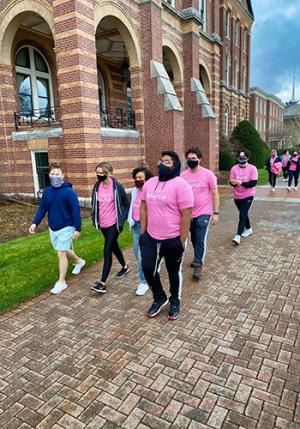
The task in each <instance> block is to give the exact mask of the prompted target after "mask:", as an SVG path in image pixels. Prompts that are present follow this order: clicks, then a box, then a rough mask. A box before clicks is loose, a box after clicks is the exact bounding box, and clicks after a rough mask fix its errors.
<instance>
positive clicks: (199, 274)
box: [193, 262, 202, 280]
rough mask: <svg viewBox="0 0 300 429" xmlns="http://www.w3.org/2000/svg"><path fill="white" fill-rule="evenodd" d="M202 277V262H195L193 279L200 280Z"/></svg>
mask: <svg viewBox="0 0 300 429" xmlns="http://www.w3.org/2000/svg"><path fill="white" fill-rule="evenodd" d="M201 278H202V264H200V263H196V262H195V263H194V272H193V279H194V280H200V279H201Z"/></svg>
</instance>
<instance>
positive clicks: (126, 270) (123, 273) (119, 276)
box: [117, 265, 130, 279]
mask: <svg viewBox="0 0 300 429" xmlns="http://www.w3.org/2000/svg"><path fill="white" fill-rule="evenodd" d="M129 271H130V270H129V267H128V265H127V268H124V267H123V268H122V269H121V270H120V271H119V272H118V273H117V279H122V278H123V277H125V276H126V274H128V273H129Z"/></svg>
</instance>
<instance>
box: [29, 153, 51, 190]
mask: <svg viewBox="0 0 300 429" xmlns="http://www.w3.org/2000/svg"><path fill="white" fill-rule="evenodd" d="M36 153H48V151H47V150H32V151H31V165H32V176H33V184H34V195H35V196H36V197H37V195H38V192H39V191H40V187H39V178H38V174H37V169H36V160H35V154H36Z"/></svg>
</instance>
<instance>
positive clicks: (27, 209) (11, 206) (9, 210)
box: [0, 199, 90, 243]
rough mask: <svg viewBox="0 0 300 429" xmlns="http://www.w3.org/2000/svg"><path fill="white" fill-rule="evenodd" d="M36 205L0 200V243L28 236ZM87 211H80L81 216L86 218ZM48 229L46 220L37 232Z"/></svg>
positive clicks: (88, 211)
mask: <svg viewBox="0 0 300 429" xmlns="http://www.w3.org/2000/svg"><path fill="white" fill-rule="evenodd" d="M37 208H38V206H37V204H34V203H28V202H26V203H25V204H24V202H22V201H20V203H16V202H10V201H5V200H2V199H0V243H3V242H5V241H9V240H13V239H15V238H18V237H23V236H24V235H28V234H29V233H28V228H29V227H30V225H31V222H32V219H33V218H34V215H35V213H36V211H37ZM89 215H90V210H89V209H85V208H83V209H81V216H82V217H88V216H89ZM47 228H48V225H47V219H44V220H43V221H42V223H41V224H40V225H39V231H45V230H46V229H47Z"/></svg>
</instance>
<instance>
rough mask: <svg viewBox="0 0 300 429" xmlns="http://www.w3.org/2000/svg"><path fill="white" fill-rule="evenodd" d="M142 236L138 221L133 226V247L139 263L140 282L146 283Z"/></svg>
mask: <svg viewBox="0 0 300 429" xmlns="http://www.w3.org/2000/svg"><path fill="white" fill-rule="evenodd" d="M140 236H141V225H140V223H138V222H136V223H135V224H134V226H133V249H134V256H135V258H136V260H137V263H138V273H139V281H140V283H146V279H145V275H144V272H143V269H142V256H141V250H140Z"/></svg>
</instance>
